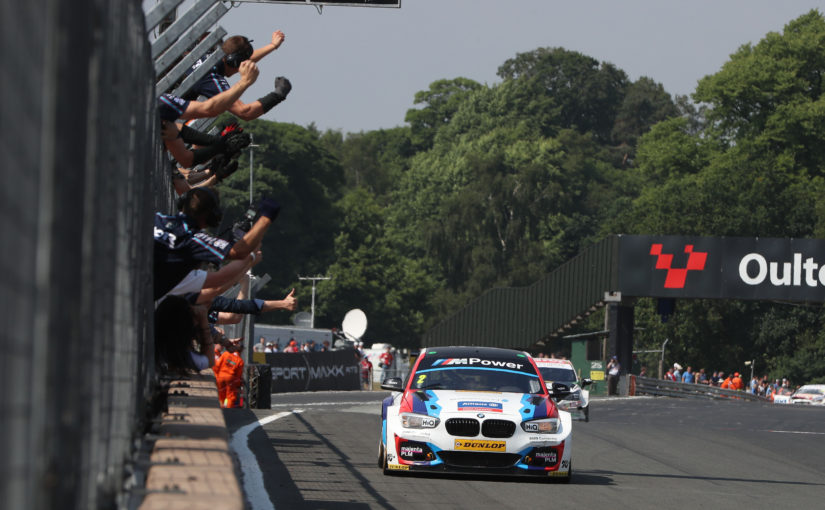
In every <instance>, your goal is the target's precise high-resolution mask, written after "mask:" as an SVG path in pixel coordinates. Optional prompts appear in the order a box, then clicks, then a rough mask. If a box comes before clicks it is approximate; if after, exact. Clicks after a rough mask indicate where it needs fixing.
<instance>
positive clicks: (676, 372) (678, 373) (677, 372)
mask: <svg viewBox="0 0 825 510" xmlns="http://www.w3.org/2000/svg"><path fill="white" fill-rule="evenodd" d="M673 377H675V378H676V379H675V380H676V381H681V380H682V365H680V364H678V363H674V364H673Z"/></svg>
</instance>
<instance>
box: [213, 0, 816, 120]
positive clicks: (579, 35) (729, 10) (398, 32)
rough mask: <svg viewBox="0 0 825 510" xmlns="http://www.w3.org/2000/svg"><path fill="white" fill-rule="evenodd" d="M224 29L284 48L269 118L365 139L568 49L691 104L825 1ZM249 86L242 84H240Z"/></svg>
mask: <svg viewBox="0 0 825 510" xmlns="http://www.w3.org/2000/svg"><path fill="white" fill-rule="evenodd" d="M234 5H235V6H234V7H233V8H232V9H230V11H229V12H228V13H227V14H226V15H225V16H224V17H223V18H221V19H220V20H219V22H218V25H220V26H222V27H223V28H224V29H225V30H226V31H227V33H228V35H238V34H239V35H246V36H247V37H249V38H251V39H253V41H254V42H253V43H252V44H253V46H255V47H257V46H261V45H264V44H267V43H268V42H269V41H270V39H271V35H272V32H273V31H274V30H281V31H283V32H284V34H285V41H284V43H283V44H282V46H281V47H280V48H279V49H278V50H277V51H275V52H273V53H271V54H270V55H269V56H267V57H266V58H264V59H263V60H262V61H261V62H260V63H259V69H260V71H261V73H260V76H259V78H258V81H257V82H256V83H255V85H253V86H252V87H251V88H250V89H249V90H247V91H246V93H245V94H244V96H243V97H242V100H243V101H245V102H251V101H254V100H255V99H257V98H258V97H261V96H263V95H265V94H267V93H268V92H270V91H271V90H272V88H273V85H272V82H273V80H274V78H275V77H276V76H286V77H287V78H289V80H290V81H291V83H292V91H291V92H290V94H289V97H288V98H287V100H286V101H285V102H283V103H281V104H280V105H278V106H277V107H276V108H275V109H273V110H272V111H270V112H269V113H268V114H266V115H265V116H264V117H263V118H264V119H267V120H274V121H280V122H290V123H295V124H298V125H301V126H307V125H309V124H311V123H314V124H315V126H316V127H317V128H319V129H321V130H327V129H333V130H339V131H341V132H343V133H357V132H361V131H371V130H376V129H382V128H392V127H396V126H402V125H405V122H404V116H405V114H406V112H407V110H408V109H410V108H415V107H416V105H415V104H414V98H415V93H416V92H418V91H422V90H427V89H428V88H429V86H430V84H431V83H432V82H434V81H437V80H441V79H452V78H457V77H465V78H470V79H472V80H475V81H477V82H479V83H482V84H486V85H489V86H492V85H494V84H497V83H500V82H501V80H500V79H499V78H498V76H496V71H497V69H498V67H499V66H500V65H501V64H503V63H504V61H505V60H507V59H509V58H512V57H515V56H516V55H517V54H518V53H525V52H529V51H532V50H534V49H536V48H540V47H563V48H565V49H567V50H573V51H578V52H580V53H582V54H584V55H587V56H590V57H593V58H595V59H597V60H599V61H604V62H610V63H612V64H614V65H615V66H617V67H618V68H620V69H622V70H624V71H625V72H626V73H627V75H628V77H629V78H630V79H631V80H636V79H638V78H639V77H641V76H648V77H650V78H653V79H654V80H655V81H657V82H659V83H661V84H662V85H663V86H664V88H665V90H666V91H668V92H669V93H671V94H674V95H675V94H680V95H688V94H690V93H692V92H693V91H694V89H695V88H696V83H697V82H698V80H700V79H701V78H702V77H704V76H706V75H709V74H714V73H715V72H717V71H718V70H719V69H720V68H721V67H722V65H723V64H724V63H725V62H726V61H727V60H728V59H729V56H730V55H731V54H732V53H734V52H735V51H736V50H737V49H738V48H739V47H740V46H741V45H742V44H746V43H753V44H756V43H757V42H759V40H760V39H762V38H763V37H764V36H765V34H767V33H768V32H781V31H782V30H783V27H784V26H785V25H786V24H787V23H788V22H789V21H791V20H793V19H794V18H797V17H798V16H800V15H802V14H804V13H806V12H808V11H809V10H811V9H819V11H820V12H825V0H819V1H814V0H690V1H688V2H676V1H668V0H578V1H562V0H401V8H376V7H343V6H325V7H324V8H323V10H322V11H321V13H320V14H319V12H318V10H317V8H316V7H315V6H312V5H289V4H278V3H267V4H261V3H235V4H234ZM236 79H237V78H232V79H231V80H230V81H231V82H234V81H235V80H236Z"/></svg>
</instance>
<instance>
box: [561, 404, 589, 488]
mask: <svg viewBox="0 0 825 510" xmlns="http://www.w3.org/2000/svg"><path fill="white" fill-rule="evenodd" d="M588 407H589V406H588ZM572 479H573V461H570V470H569V471H567V476H565V477H564V478H562V479H561V480H560V481H561V483H570V481H571V480H572Z"/></svg>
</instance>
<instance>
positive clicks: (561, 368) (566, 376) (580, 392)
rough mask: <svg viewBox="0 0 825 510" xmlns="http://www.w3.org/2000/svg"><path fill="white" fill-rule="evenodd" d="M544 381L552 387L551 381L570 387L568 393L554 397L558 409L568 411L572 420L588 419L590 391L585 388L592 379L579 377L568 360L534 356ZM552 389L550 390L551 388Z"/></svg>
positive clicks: (591, 382)
mask: <svg viewBox="0 0 825 510" xmlns="http://www.w3.org/2000/svg"><path fill="white" fill-rule="evenodd" d="M535 362H536V366H537V367H538V368H539V372H540V373H541V377H542V378H543V379H544V382H545V383H547V385H548V386H550V387H551V388H552V384H553V383H561V384H564V385H565V386H568V387H569V388H570V391H569V394H565V395H562V396H561V398H556V396H555V395H552V396H553V398H554V399H555V400H556V405H557V406H558V408H559V409H562V410H564V411H567V412H569V413H570V414H571V415H572V416H573V419H574V420H580V421H590V392H589V391H588V390H586V389H584V388H585V386H588V385H590V384H593V381H592V380H590V379H581V380H580V379H579V375H578V374H577V373H576V367H574V366H573V363H572V362H571V361H570V360H566V359H556V358H535ZM551 391H552V390H551Z"/></svg>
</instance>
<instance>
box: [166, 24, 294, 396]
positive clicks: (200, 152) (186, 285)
mask: <svg viewBox="0 0 825 510" xmlns="http://www.w3.org/2000/svg"><path fill="white" fill-rule="evenodd" d="M283 41H284V34H283V32H281V31H280V30H277V31H275V32H273V34H272V39H271V42H270V43H269V44H267V45H265V46H263V47H261V48H258V49H257V50H256V49H254V48H253V47H252V44H251V42H252V41H251V40H249V39H248V38H246V37H243V36H233V37H230V38H228V39H226V40H225V41H223V43H222V44H221V46H220V48H216V50H215V51H221V52H222V53H223V57H222V58H221V60H220V62H219V63H218V64H217V65H216V66H214V67H213V68H212V69H210V70H209V71H208V72H207V73H206V75H205V76H204V77H203V78H202V79H201V80H200V81H198V82H197V83H196V84H195V85H194V86H193V87H192V89H191V90H189V91H187V92H186V93H185V94H183V95H181V96H176V95H173V94H171V93H170V91H163V93H162V94H161V95H160V96H159V97H158V102H157V110H158V116H159V119H158V120H159V121H160V123H161V136H162V138H163V142H164V146H165V148H166V150H167V152H168V154H169V159H170V162H171V165H170V166H171V168H172V172H173V179H172V182H173V187H174V193H175V194H176V195H177V196H178V199H177V202H176V209H177V210H176V211H171V212H166V213H164V212H158V213H156V214H155V222H154V268H153V271H154V282H153V283H154V298H155V353H156V362H157V365H158V369H159V371H160V373H162V374H163V373H185V372H188V371H192V370H203V369H205V368H209V367H212V368H213V370H214V372H215V374H216V378H217V383H218V389H219V393H220V399H221V404H222V405H224V406H227V407H232V406H236V405H238V404H239V402H240V399H239V396H238V392H239V389H240V388H239V386H240V383H239V381H240V380H241V378H242V373H243V360H242V358H241V357H240V356H239V355H238V353H239V352H242V349H243V338H234V339H229V338H227V337H226V334H225V332H224V330H223V329H222V328H221V327H220V325H222V324H236V323H238V322H240V321H241V319H242V317H243V315H245V314H255V315H257V314H260V313H263V312H267V311H271V310H295V309H296V307H297V302H296V299H295V296H294V289H293V290H292V291H290V292H289V293H288V294H287V295H286V296H285V297H284V298H283V299H280V300H262V299H247V296H248V294H249V276H250V275H251V270H252V268H253V267H254V266H255V265H256V264H259V263H260V262H261V260H262V259H263V256H264V254H263V251H262V248H261V246H262V241H263V239H264V236H265V235H266V233H267V231H268V230H269V228H270V226H271V225H272V224H273V222H274V221H275V220H276V218H277V217H278V214H279V212H280V205H279V204H278V203H277V201H275V200H274V199H272V198H263V199H261V200H260V201H259V203H258V204H257V208H256V212H257V214H256V215H255V217H254V218H252V219H251V220H250V221H249V222H247V223H246V224H244V225H242V226H241V227H239V228H235V229H229V230H230V232H229V233H228V234H227V235H225V236H223V237H219V236H217V235H216V234H215V233H213V232H212V231H211V230H213V229H215V228H217V227H218V226H219V225H220V224H221V220H222V217H223V212H222V208H221V203H220V193H219V191H218V190H217V189H216V187H215V185H216V184H217V183H219V182H220V181H221V180H223V179H225V178H226V177H228V176H229V175H231V174H232V172H234V171H235V170H236V169H237V157H238V155H239V154H240V152H241V150H242V149H244V148H245V147H247V146H248V145H249V143H250V141H251V138H250V136H249V134H248V133H245V132H244V131H243V128H242V127H241V126H240V125H239V124H238V123H236V122H231V123H228V124H226V125H225V126H222V127H221V128H220V129H219V132H218V133H216V134H210V133H205V132H202V131H198V130H197V129H194V128H193V127H191V126H190V125H187V121H191V120H192V119H198V118H212V117H216V116H217V115H220V114H222V113H224V112H227V111H228V112H230V113H232V114H234V115H236V116H237V117H239V118H240V119H241V120H251V119H254V118H257V117H259V116H260V115H262V114H264V113H266V112H268V111H270V110H271V109H272V108H273V107H275V106H276V105H277V104H278V103H280V102H281V101H283V100H285V99H286V97H287V95H288V94H289V92H290V90H291V89H292V85H291V83H290V82H289V80H287V79H286V78H284V77H278V78H276V79H275V81H274V90H273V92H271V93H269V94H267V95H266V96H264V97H261V98H260V99H258V100H256V101H254V102H251V103H244V102H242V101H241V99H240V97H241V95H242V94H243V92H244V91H246V90H247V89H248V88H249V86H250V85H252V84H253V83H254V82H255V81H256V80H257V78H258V75H259V70H258V68H257V62H258V61H259V60H260V59H261V58H263V57H265V56H266V55H268V54H269V53H271V52H273V51H274V50H276V49H277V48H279V47H280V46H281V44H282V43H283ZM203 60H204V59H201V60H200V61H199V62H201V61H203ZM198 65H199V63H198V64H196V65H195V66H194V67H193V70H194V69H195V68H197V66H198ZM236 74H237V75H238V76H239V80H238V81H237V82H236V83H235V84H234V85H231V86H230V85H229V83H228V81H227V78H229V77H231V76H234V75H236ZM234 288H238V293H237V297H236V298H227V297H225V296H224V295H225V294H226V293H227V291H228V290H230V289H234ZM233 294H234V293H233ZM286 350H287V349H286V348H285V349H284V351H286Z"/></svg>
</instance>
